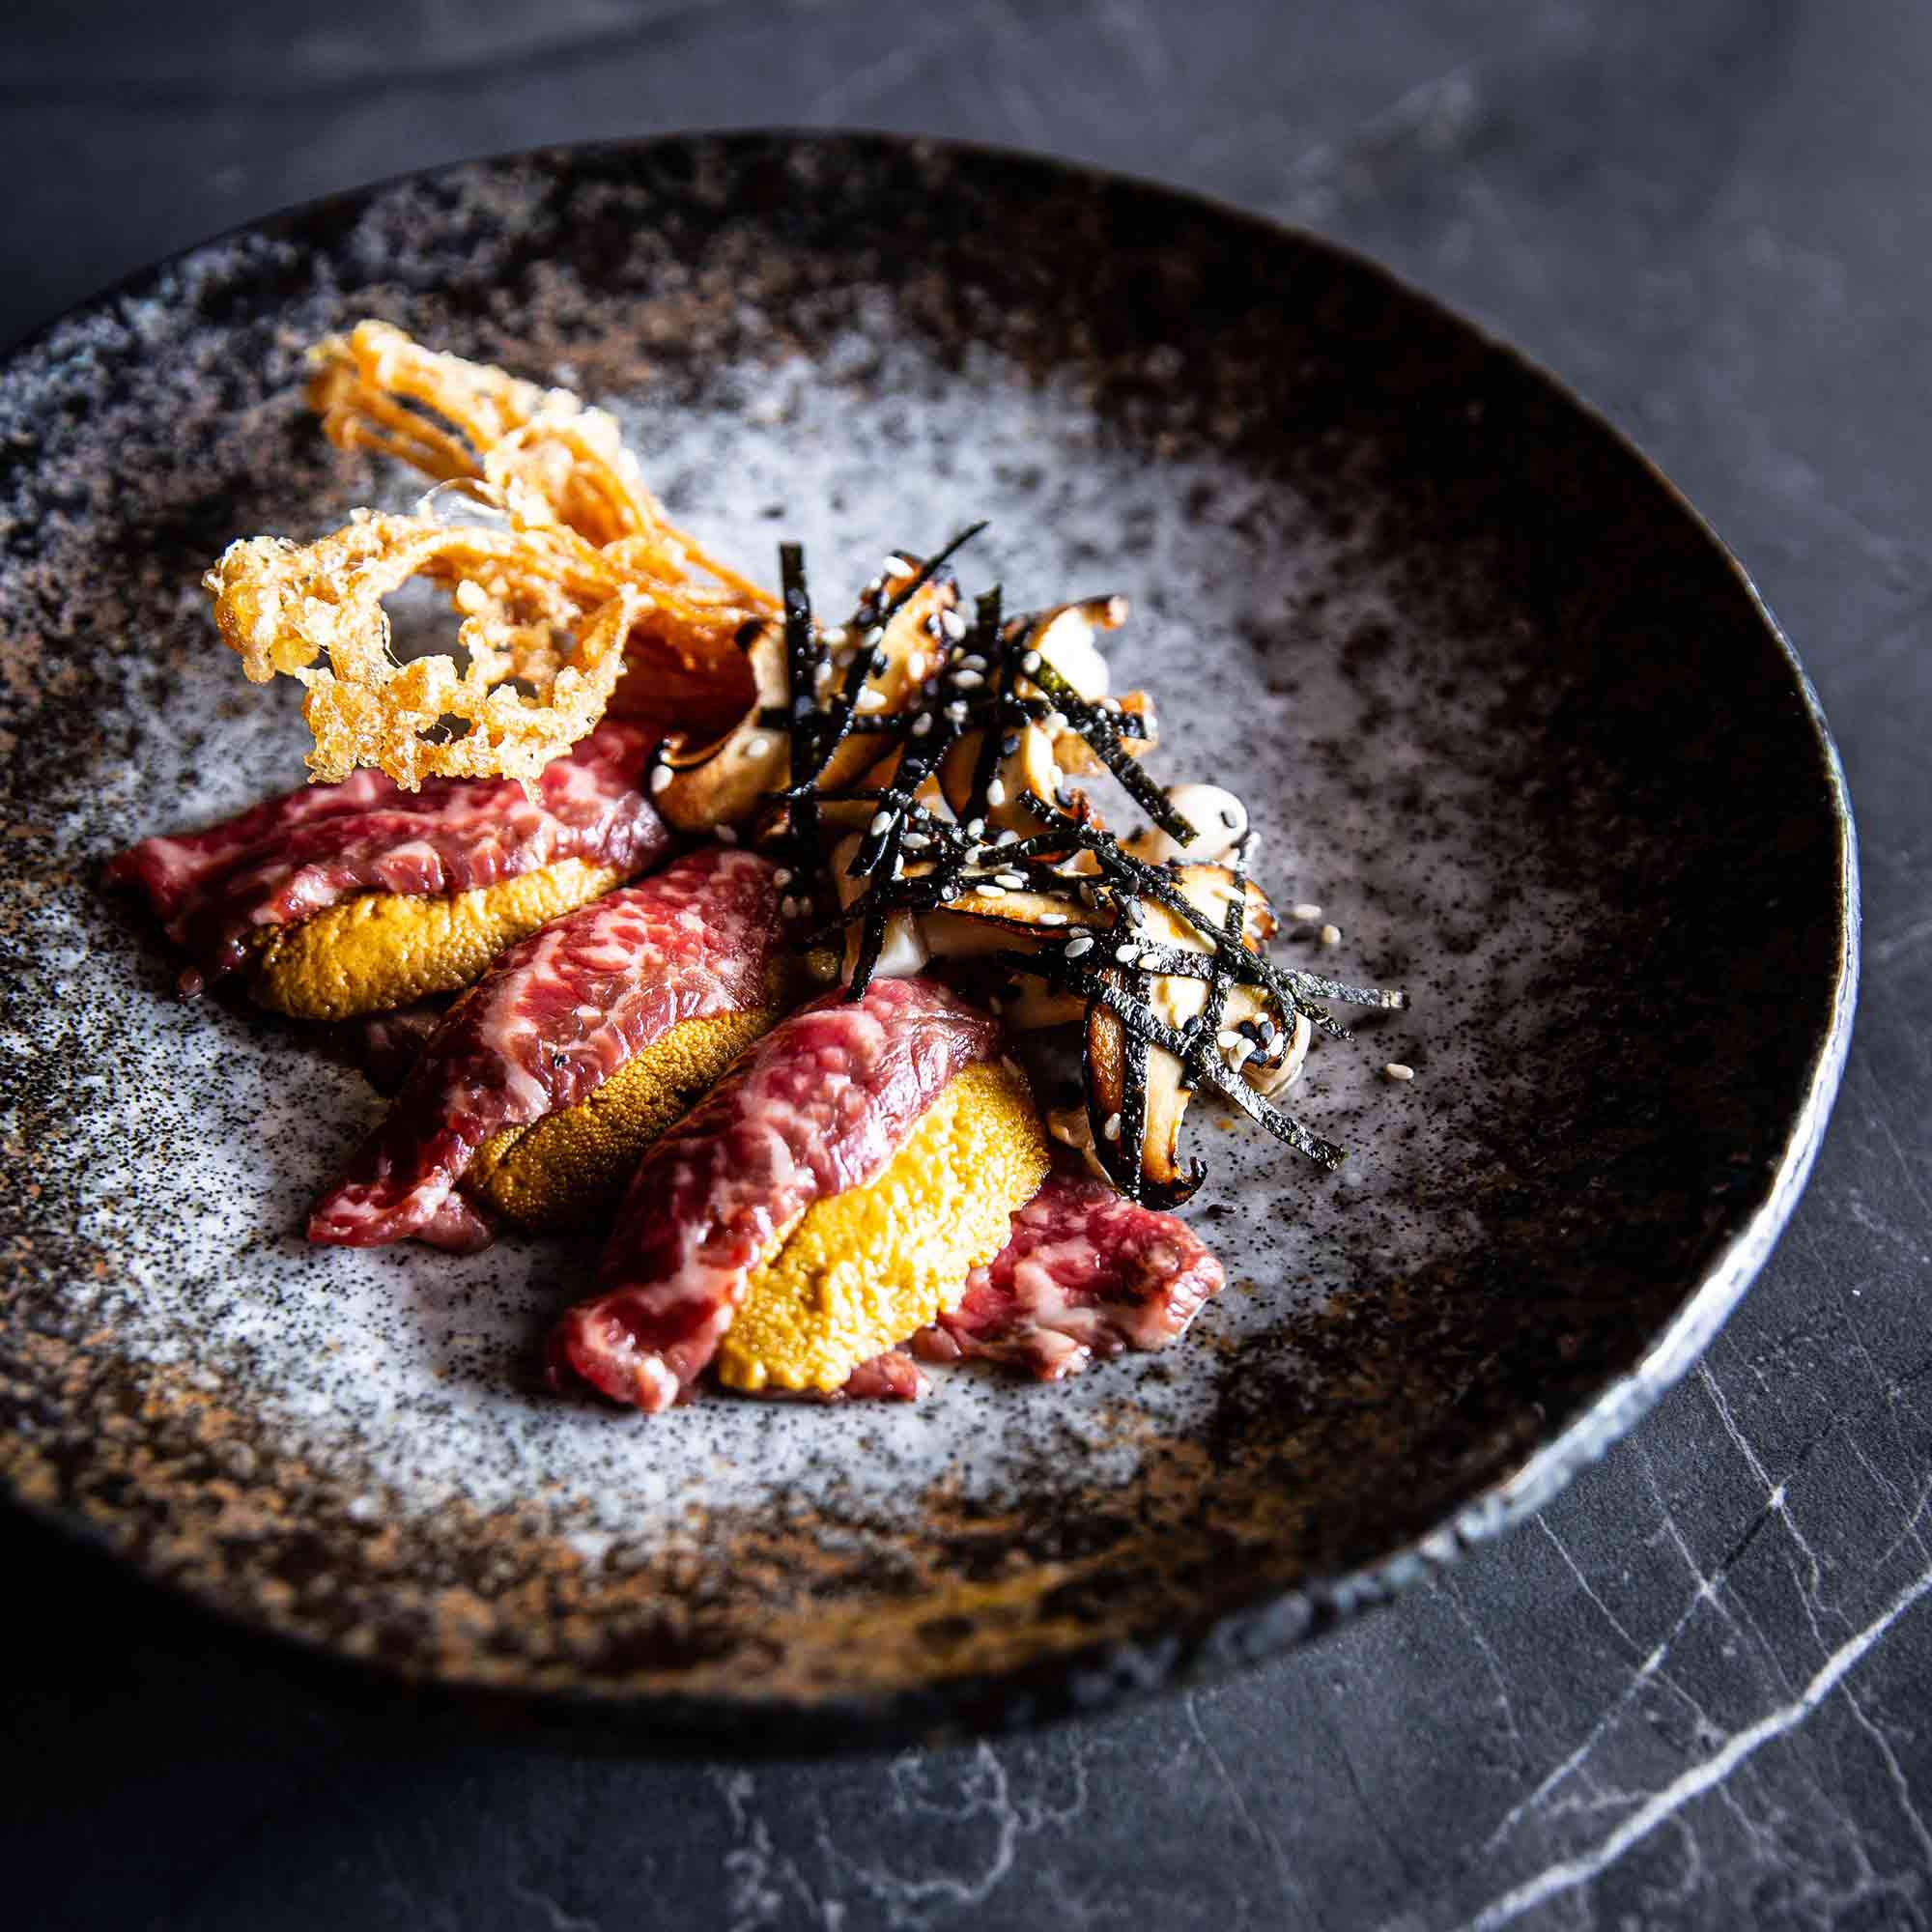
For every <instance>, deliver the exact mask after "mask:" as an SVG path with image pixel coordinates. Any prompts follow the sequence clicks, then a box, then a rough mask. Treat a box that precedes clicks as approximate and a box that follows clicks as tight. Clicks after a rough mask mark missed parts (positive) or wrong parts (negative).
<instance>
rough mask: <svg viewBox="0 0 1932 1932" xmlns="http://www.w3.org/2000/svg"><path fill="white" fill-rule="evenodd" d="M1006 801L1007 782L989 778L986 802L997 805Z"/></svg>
mask: <svg viewBox="0 0 1932 1932" xmlns="http://www.w3.org/2000/svg"><path fill="white" fill-rule="evenodd" d="M1006 802H1007V787H1006V785H1005V783H1004V782H1003V781H1001V780H999V779H992V780H989V781H987V785H986V803H987V804H988V805H990V806H995V807H997V806H1002V805H1005V804H1006Z"/></svg>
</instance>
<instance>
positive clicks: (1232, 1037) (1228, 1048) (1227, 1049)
mask: <svg viewBox="0 0 1932 1932" xmlns="http://www.w3.org/2000/svg"><path fill="white" fill-rule="evenodd" d="M1240 1043H1241V1036H1240V1035H1239V1034H1237V1033H1236V1031H1235V1030H1234V1028H1233V1027H1223V1028H1222V1029H1221V1031H1220V1032H1219V1033H1217V1034H1216V1035H1215V1036H1214V1044H1215V1045H1216V1046H1218V1047H1219V1048H1220V1049H1221V1051H1222V1052H1223V1053H1233V1052H1234V1050H1235V1049H1236V1047H1237V1046H1238V1045H1239V1044H1240Z"/></svg>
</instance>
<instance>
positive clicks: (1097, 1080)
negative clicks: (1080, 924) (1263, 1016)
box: [1086, 865, 1276, 1207]
mask: <svg viewBox="0 0 1932 1932" xmlns="http://www.w3.org/2000/svg"><path fill="white" fill-rule="evenodd" d="M1170 876H1171V877H1172V879H1173V881H1174V884H1175V886H1176V888H1177V889H1178V891H1179V893H1180V895H1181V896H1182V897H1184V898H1185V899H1186V900H1187V901H1188V902H1189V903H1190V904H1191V905H1194V906H1196V907H1198V908H1199V909H1200V910H1201V911H1202V912H1203V913H1205V914H1206V915H1207V916H1208V919H1209V920H1210V921H1211V922H1212V923H1214V924H1215V925H1217V926H1218V925H1221V924H1222V923H1224V922H1225V921H1226V918H1227V914H1228V908H1229V907H1230V905H1231V904H1232V903H1233V901H1234V895H1235V893H1236V890H1237V888H1238V889H1239V890H1241V891H1243V892H1244V893H1245V895H1246V898H1245V909H1244V913H1243V921H1242V938H1243V941H1244V942H1245V943H1246V944H1247V945H1248V946H1249V947H1250V948H1251V949H1253V950H1255V951H1257V952H1258V951H1260V949H1261V948H1262V947H1263V946H1264V945H1265V944H1266V942H1267V941H1268V939H1270V938H1271V937H1272V936H1273V934H1274V932H1275V930H1276V922H1275V917H1274V914H1273V912H1272V910H1271V909H1270V908H1269V906H1268V902H1267V898H1266V896H1265V895H1264V894H1263V892H1262V890H1261V888H1260V887H1258V886H1256V885H1254V884H1253V883H1252V882H1251V881H1237V879H1236V874H1235V873H1234V872H1232V871H1230V870H1229V869H1228V868H1227V867H1225V866H1202V865H1194V866H1177V867H1173V869H1172V872H1171V874H1170ZM1141 912H1142V923H1141V927H1140V937H1142V938H1144V939H1149V940H1154V941H1157V942H1160V943H1163V944H1166V945H1170V946H1177V947H1181V948H1184V949H1186V950H1187V951H1189V952H1209V951H1211V950H1212V949H1211V948H1210V947H1209V945H1208V941H1207V940H1206V939H1205V938H1203V937H1202V935H1201V934H1200V933H1199V932H1198V931H1197V930H1196V929H1195V927H1194V926H1193V925H1191V924H1190V923H1188V922H1187V921H1185V920H1183V919H1181V918H1180V917H1179V915H1178V914H1176V913H1172V912H1170V911H1169V910H1168V909H1167V908H1166V907H1165V906H1163V905H1161V904H1160V903H1159V902H1158V901H1155V900H1147V901H1143V902H1142V906H1141ZM1107 970H1109V971H1114V970H1116V969H1113V968H1109V969H1107ZM1237 1003H1238V1010H1237ZM1147 1004H1148V1007H1149V1009H1150V1010H1151V1012H1152V1013H1153V1015H1154V1016H1155V1018H1157V1019H1159V1020H1160V1021H1162V1022H1163V1023H1164V1024H1165V1025H1167V1026H1169V1027H1172V1028H1173V1029H1174V1030H1175V1031H1176V1032H1177V1033H1179V1032H1180V1031H1182V1030H1183V1029H1184V1028H1185V1027H1186V1025H1187V1023H1188V1022H1189V1021H1190V1020H1192V1019H1194V1018H1195V1017H1196V1016H1197V1015H1198V1014H1200V1013H1201V1012H1202V1010H1203V1009H1205V1008H1206V1006H1207V1004H1208V981H1207V980H1196V979H1191V978H1188V977H1187V976H1185V975H1183V974H1179V973H1166V974H1156V975H1154V976H1152V978H1151V981H1150V983H1149V986H1148V991H1147ZM1250 1010H1253V1011H1257V1012H1258V1011H1260V1010H1261V1006H1260V1003H1259V1002H1258V1001H1257V1000H1256V999H1255V996H1254V995H1253V994H1252V993H1251V992H1250V991H1249V989H1247V988H1245V987H1238V986H1237V987H1235V988H1233V989H1232V990H1231V992H1230V995H1229V1000H1228V1011H1227V1013H1226V1014H1224V1018H1223V1025H1224V1026H1228V1025H1232V1024H1235V1023H1236V1021H1237V1020H1238V1019H1239V1018H1242V1017H1246V1016H1247V1014H1248V1012H1249V1011H1250ZM1229 1015H1233V1018H1230V1017H1229ZM1131 1060H1132V1055H1131V1054H1130V1052H1129V1041H1128V1036H1127V1030H1126V1028H1125V1027H1124V1026H1123V1025H1122V1022H1121V1020H1120V1019H1119V1017H1118V1016H1117V1015H1116V1014H1115V1013H1114V1012H1113V1011H1111V1010H1110V1009H1108V1008H1106V1007H1104V1006H1101V1005H1098V1004H1097V1003H1096V1004H1095V1005H1094V1006H1093V1007H1091V1008H1090V1009H1088V1014H1087V1038H1086V1066H1087V1113H1088V1120H1089V1122H1090V1125H1091V1129H1092V1133H1093V1142H1094V1147H1093V1151H1094V1157H1095V1158H1096V1159H1097V1160H1098V1161H1099V1163H1100V1164H1101V1165H1102V1166H1103V1167H1104V1168H1105V1169H1107V1170H1108V1178H1109V1179H1112V1180H1113V1181H1114V1183H1115V1185H1116V1186H1122V1185H1123V1183H1127V1182H1132V1181H1134V1180H1135V1179H1136V1172H1135V1169H1136V1163H1137V1166H1138V1185H1137V1187H1135V1188H1134V1190H1133V1191H1135V1192H1137V1193H1138V1194H1139V1196H1140V1198H1141V1199H1142V1200H1143V1201H1145V1202H1147V1203H1148V1204H1149V1205H1150V1206H1153V1207H1174V1206H1176V1205H1178V1204H1179V1203H1180V1202H1182V1201H1185V1200H1186V1199H1187V1197H1188V1196H1189V1195H1190V1194H1192V1193H1193V1192H1194V1190H1195V1189H1196V1188H1197V1187H1198V1186H1199V1185H1200V1184H1201V1179H1202V1174H1203V1170H1202V1168H1201V1167H1200V1165H1199V1163H1195V1164H1194V1165H1192V1166H1190V1167H1186V1168H1183V1167H1182V1166H1181V1164H1180V1159H1179V1152H1180V1123H1181V1117H1182V1116H1183V1115H1184V1114H1185V1113H1186V1111H1187V1103H1188V1101H1189V1100H1190V1099H1191V1098H1192V1097H1193V1090H1192V1089H1191V1088H1189V1087H1188V1086H1187V1085H1186V1084H1185V1075H1184V1072H1183V1069H1182V1066H1181V1064H1180V1062H1179V1060H1178V1059H1176V1058H1175V1056H1174V1055H1173V1054H1171V1053H1169V1052H1167V1051H1166V1050H1165V1049H1164V1048H1162V1047H1157V1046H1150V1047H1149V1048H1148V1051H1147V1072H1146V1080H1145V1088H1146V1099H1145V1102H1144V1108H1145V1122H1146V1124H1145V1127H1144V1130H1143V1132H1142V1134H1141V1144H1140V1147H1139V1149H1138V1150H1135V1149H1133V1148H1130V1147H1126V1146H1124V1145H1123V1142H1122V1136H1123V1133H1124V1118H1125V1116H1126V1115H1127V1114H1128V1113H1130V1112H1131V1111H1132V1110H1131V1108H1130V1106H1129V1099H1130V1094H1129V1092H1128V1086H1129V1067H1130V1063H1131ZM1109 1127H1111V1128H1112V1132H1111V1133H1110V1132H1109V1131H1108V1129H1109Z"/></svg>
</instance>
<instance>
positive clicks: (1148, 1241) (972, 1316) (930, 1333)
mask: <svg viewBox="0 0 1932 1932" xmlns="http://www.w3.org/2000/svg"><path fill="white" fill-rule="evenodd" d="M1222 1278H1223V1277H1222V1273H1221V1264H1220V1263H1219V1262H1217V1261H1216V1260H1215V1259H1214V1257H1213V1256H1212V1255H1211V1254H1209V1253H1208V1250H1207V1249H1206V1248H1205V1247H1204V1246H1203V1245H1202V1243H1201V1241H1200V1239H1199V1237H1198V1236H1196V1235H1195V1234H1194V1232H1193V1230H1192V1229H1191V1228H1189V1227H1188V1226H1187V1225H1186V1223H1185V1222H1183V1221H1179V1220H1177V1219H1176V1218H1175V1216H1174V1215H1172V1214H1157V1213H1155V1212H1154V1211H1153V1210H1152V1209H1151V1208H1141V1207H1137V1206H1136V1205H1135V1204H1134V1203H1133V1202H1131V1201H1127V1200H1123V1199H1122V1197H1121V1196H1120V1195H1118V1194H1116V1193H1115V1192H1114V1190H1113V1189H1112V1188H1111V1187H1108V1186H1107V1185H1105V1183H1104V1182H1101V1181H1098V1180H1094V1179H1091V1178H1090V1177H1088V1176H1085V1175H1065V1174H1056V1175H1052V1176H1049V1177H1048V1179H1047V1182H1046V1185H1045V1186H1043V1187H1042V1188H1041V1189H1040V1190H1039V1192H1038V1193H1037V1194H1036V1195H1035V1196H1034V1198H1033V1199H1032V1200H1031V1201H1030V1202H1028V1203H1027V1205H1026V1206H1025V1207H1024V1208H1021V1209H1020V1211H1019V1212H1018V1213H1017V1214H1015V1215H1014V1216H1013V1233H1012V1238H1011V1239H1010V1240H1009V1241H1008V1243H1007V1245H1006V1246H1005V1247H1004V1248H1003V1249H1002V1250H1001V1251H1000V1253H999V1254H997V1255H996V1256H995V1257H994V1258H993V1260H992V1261H991V1262H990V1263H988V1264H986V1266H984V1267H978V1268H975V1269H974V1270H973V1272H972V1274H971V1275H970V1276H968V1278H967V1282H966V1293H965V1295H964V1296H963V1297H962V1298H961V1300H960V1303H959V1306H958V1307H957V1308H956V1309H954V1310H953V1311H952V1314H950V1315H942V1316H941V1317H940V1318H939V1320H938V1321H936V1322H935V1323H933V1325H932V1326H931V1327H929V1328H922V1329H921V1330H920V1332H919V1333H918V1334H917V1335H916V1336H914V1337H913V1344H912V1346H913V1348H914V1349H915V1350H917V1351H918V1352H919V1354H920V1355H922V1356H923V1358H924V1359H925V1360H926V1361H928V1362H955V1361H958V1360H959V1359H960V1358H961V1357H962V1356H973V1357H979V1358H981V1359H984V1360H987V1361H995V1362H1004V1363H1006V1364H1007V1365H1008V1366H1009V1367H1010V1368H1015V1369H1019V1370H1022V1371H1024V1372H1025V1373H1027V1374H1029V1375H1032V1376H1035V1377H1037V1378H1038V1379H1039V1380H1041V1381H1059V1380H1060V1379H1061V1378H1064V1377H1066V1376H1075V1375H1078V1374H1079V1373H1080V1371H1081V1370H1082V1369H1084V1368H1086V1367H1087V1366H1088V1365H1089V1364H1090V1363H1091V1362H1094V1361H1096V1360H1101V1359H1104V1358H1105V1357H1107V1356H1109V1355H1118V1354H1119V1353H1120V1352H1121V1351H1122V1350H1124V1349H1164V1348H1166V1347H1167V1345H1168V1344H1169V1343H1170V1342H1173V1341H1175V1340H1177V1339H1178V1338H1179V1336H1180V1335H1181V1334H1182V1333H1183V1332H1184V1331H1185V1329H1186V1327H1187V1324H1188V1323H1189V1322H1190V1321H1193V1320H1194V1318H1195V1316H1196V1315H1197V1314H1199V1313H1200V1311H1201V1307H1202V1304H1203V1303H1204V1302H1206V1301H1207V1300H1208V1298H1209V1297H1210V1296H1212V1295H1214V1294H1216V1293H1219V1292H1220V1288H1221V1282H1222Z"/></svg>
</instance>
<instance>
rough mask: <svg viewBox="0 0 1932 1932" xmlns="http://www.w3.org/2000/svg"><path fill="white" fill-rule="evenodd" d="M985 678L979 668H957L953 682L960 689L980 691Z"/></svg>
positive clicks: (953, 675)
mask: <svg viewBox="0 0 1932 1932" xmlns="http://www.w3.org/2000/svg"><path fill="white" fill-rule="evenodd" d="M985 681H986V680H985V679H984V678H983V677H981V676H980V673H979V672H978V671H977V670H955V671H954V672H953V673H952V683H953V685H954V686H955V687H956V688H957V689H958V690H960V691H978V690H979V689H980V686H981V685H982V684H984V683H985Z"/></svg>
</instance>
